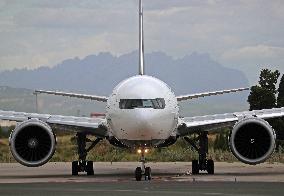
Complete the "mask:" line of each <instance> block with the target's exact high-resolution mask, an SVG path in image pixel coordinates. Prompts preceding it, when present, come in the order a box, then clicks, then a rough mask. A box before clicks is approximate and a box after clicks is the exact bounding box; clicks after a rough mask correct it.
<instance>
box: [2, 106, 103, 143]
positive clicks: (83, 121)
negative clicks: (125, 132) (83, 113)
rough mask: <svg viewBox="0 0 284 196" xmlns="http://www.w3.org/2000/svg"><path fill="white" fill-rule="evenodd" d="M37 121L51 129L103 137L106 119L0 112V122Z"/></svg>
mask: <svg viewBox="0 0 284 196" xmlns="http://www.w3.org/2000/svg"><path fill="white" fill-rule="evenodd" d="M33 118H35V119H39V120H41V121H43V122H45V123H47V124H49V125H50V126H52V127H56V128H57V129H63V130H66V131H74V132H88V133H89V134H92V135H95V136H98V137H104V136H106V135H107V130H106V128H104V127H105V126H104V124H105V122H106V119H101V118H87V117H74V116H61V115H50V114H36V113H24V112H13V111H2V110H0V120H9V121H16V122H23V121H26V120H29V119H33Z"/></svg>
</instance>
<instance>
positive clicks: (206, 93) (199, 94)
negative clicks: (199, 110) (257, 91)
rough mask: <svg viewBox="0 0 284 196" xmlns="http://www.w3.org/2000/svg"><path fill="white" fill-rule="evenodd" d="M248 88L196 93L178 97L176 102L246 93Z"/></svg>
mask: <svg viewBox="0 0 284 196" xmlns="http://www.w3.org/2000/svg"><path fill="white" fill-rule="evenodd" d="M249 89H250V88H249V87H246V88H237V89H229V90H221V91H213V92H204V93H196V94H188V95H180V96H177V97H176V98H177V100H178V101H184V100H187V99H196V98H200V97H208V96H213V95H222V94H226V93H234V92H240V91H246V90H249Z"/></svg>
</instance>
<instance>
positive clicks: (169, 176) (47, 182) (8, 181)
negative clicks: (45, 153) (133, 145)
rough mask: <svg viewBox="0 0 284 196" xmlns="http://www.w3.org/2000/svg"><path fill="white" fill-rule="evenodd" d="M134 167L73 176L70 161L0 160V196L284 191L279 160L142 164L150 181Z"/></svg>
mask: <svg viewBox="0 0 284 196" xmlns="http://www.w3.org/2000/svg"><path fill="white" fill-rule="evenodd" d="M138 165H139V163H133V162H126V163H121V162H120V163H109V162H106V163H101V162H97V163H94V168H95V175H94V176H86V175H84V174H82V175H80V176H77V177H74V176H71V174H70V173H71V163H48V164H46V165H44V166H42V167H38V168H27V167H24V166H21V165H19V164H17V163H2V164H0V195H79V194H82V195H118V196H119V195H145V194H146V195H157V196H159V195H163V196H164V195H259V196H260V195H284V164H279V163H275V164H268V163H264V164H260V165H257V166H248V165H245V164H241V163H215V175H207V174H205V173H203V174H200V175H191V172H190V170H191V169H190V168H191V163H183V162H172V163H148V164H147V166H150V167H151V168H152V175H153V180H151V181H141V182H136V181H135V179H134V169H135V168H136V167H137V166H138Z"/></svg>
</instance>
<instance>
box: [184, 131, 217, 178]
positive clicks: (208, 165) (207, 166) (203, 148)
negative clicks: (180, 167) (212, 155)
mask: <svg viewBox="0 0 284 196" xmlns="http://www.w3.org/2000/svg"><path fill="white" fill-rule="evenodd" d="M184 139H185V141H187V142H188V143H189V144H190V145H191V146H192V147H193V148H194V149H195V150H196V151H197V152H198V154H199V159H198V160H193V161H192V174H193V175H194V174H199V171H207V172H208V174H214V161H213V160H211V159H207V154H208V132H201V133H200V134H199V136H198V137H197V138H196V139H194V140H192V139H190V138H188V137H184ZM197 141H198V146H197V145H196V142H197Z"/></svg>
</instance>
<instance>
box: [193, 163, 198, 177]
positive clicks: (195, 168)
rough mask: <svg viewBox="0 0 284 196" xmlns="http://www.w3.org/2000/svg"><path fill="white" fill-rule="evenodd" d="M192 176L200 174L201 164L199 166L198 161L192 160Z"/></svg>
mask: <svg viewBox="0 0 284 196" xmlns="http://www.w3.org/2000/svg"><path fill="white" fill-rule="evenodd" d="M192 174H193V175H197V174H199V164H198V160H192Z"/></svg>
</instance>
